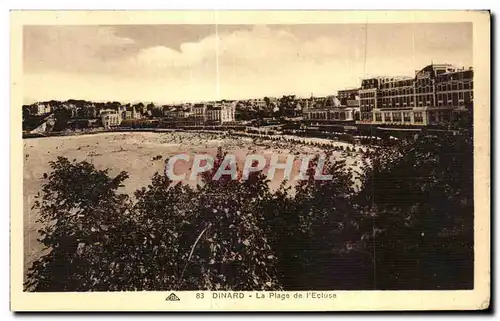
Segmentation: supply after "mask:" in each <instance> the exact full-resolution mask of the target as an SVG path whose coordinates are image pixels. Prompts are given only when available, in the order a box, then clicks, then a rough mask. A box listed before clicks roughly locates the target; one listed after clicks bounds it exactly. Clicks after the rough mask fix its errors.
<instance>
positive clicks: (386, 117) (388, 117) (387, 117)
mask: <svg viewBox="0 0 500 321" xmlns="http://www.w3.org/2000/svg"><path fill="white" fill-rule="evenodd" d="M384 121H386V122H390V121H392V119H391V113H389V112H385V113H384Z"/></svg>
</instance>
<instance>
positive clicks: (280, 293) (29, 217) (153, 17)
mask: <svg viewBox="0 0 500 321" xmlns="http://www.w3.org/2000/svg"><path fill="white" fill-rule="evenodd" d="M11 95H12V97H11V129H12V132H11V164H12V167H11V310H13V311H354V310H362V311H380V310H385V311H389V310H481V309H487V308H488V307H489V305H490V165H489V164H490V13H489V12H487V11H12V12H11Z"/></svg>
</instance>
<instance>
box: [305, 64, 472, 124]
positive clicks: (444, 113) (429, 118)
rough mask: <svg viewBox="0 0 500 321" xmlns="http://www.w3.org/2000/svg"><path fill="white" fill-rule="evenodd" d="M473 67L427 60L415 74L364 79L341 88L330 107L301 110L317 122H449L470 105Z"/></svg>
mask: <svg viewBox="0 0 500 321" xmlns="http://www.w3.org/2000/svg"><path fill="white" fill-rule="evenodd" d="M473 76H474V72H473V69H472V68H469V69H464V68H458V67H456V66H453V65H451V64H430V65H428V66H425V67H424V68H423V69H421V70H418V71H416V72H415V75H414V77H375V78H369V79H363V80H362V82H361V87H360V88H355V89H347V90H340V91H338V94H337V97H336V98H337V101H338V104H336V105H334V106H333V107H330V106H327V105H326V104H324V106H323V108H319V109H308V110H307V111H304V118H305V119H307V120H309V121H313V122H318V123H323V122H355V123H357V124H379V125H380V124H383V125H410V126H426V125H434V124H442V123H446V122H449V121H450V120H451V119H453V117H454V116H455V115H456V114H457V113H461V112H468V111H469V110H470V109H471V108H472V105H473V101H474V93H473Z"/></svg>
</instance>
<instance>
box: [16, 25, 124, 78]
mask: <svg viewBox="0 0 500 321" xmlns="http://www.w3.org/2000/svg"><path fill="white" fill-rule="evenodd" d="M133 44H134V40H133V39H130V38H125V37H118V36H116V35H115V30H114V28H113V27H102V26H43V27H39V26H25V27H24V32H23V46H24V47H23V59H24V67H25V70H26V71H28V72H30V71H33V70H68V71H75V72H88V71H98V70H99V69H100V68H102V67H105V66H104V65H105V64H106V63H107V62H108V59H107V57H108V55H107V53H108V54H110V53H112V52H113V51H116V50H120V49H121V50H123V49H125V48H127V47H129V46H131V45H133Z"/></svg>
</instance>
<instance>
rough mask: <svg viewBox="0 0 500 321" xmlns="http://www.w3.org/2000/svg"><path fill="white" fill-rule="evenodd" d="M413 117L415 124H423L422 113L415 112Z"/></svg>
mask: <svg viewBox="0 0 500 321" xmlns="http://www.w3.org/2000/svg"><path fill="white" fill-rule="evenodd" d="M413 116H414V118H415V123H423V122H424V118H423V116H422V112H415V113H414V115H413Z"/></svg>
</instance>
